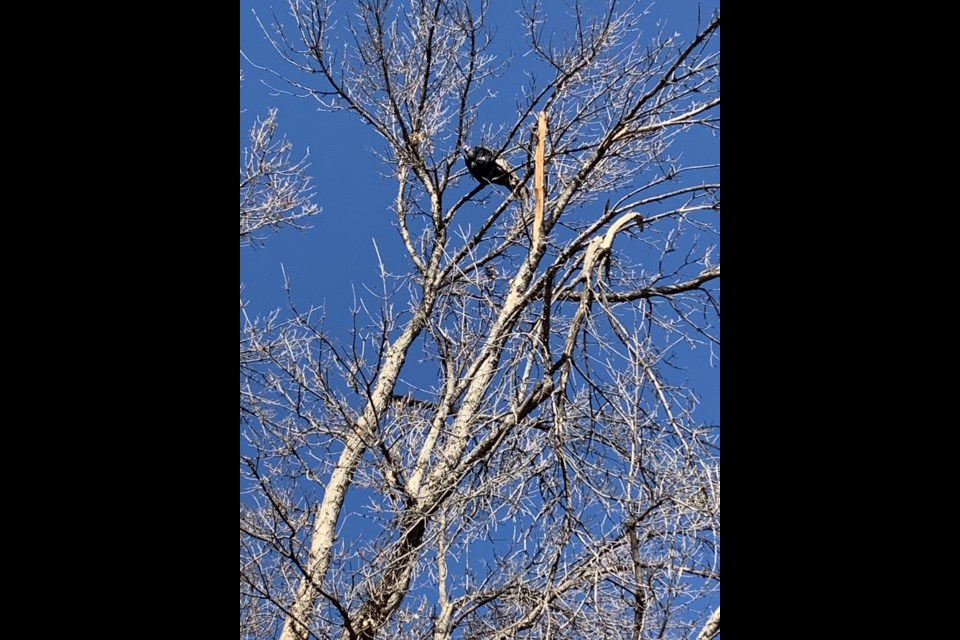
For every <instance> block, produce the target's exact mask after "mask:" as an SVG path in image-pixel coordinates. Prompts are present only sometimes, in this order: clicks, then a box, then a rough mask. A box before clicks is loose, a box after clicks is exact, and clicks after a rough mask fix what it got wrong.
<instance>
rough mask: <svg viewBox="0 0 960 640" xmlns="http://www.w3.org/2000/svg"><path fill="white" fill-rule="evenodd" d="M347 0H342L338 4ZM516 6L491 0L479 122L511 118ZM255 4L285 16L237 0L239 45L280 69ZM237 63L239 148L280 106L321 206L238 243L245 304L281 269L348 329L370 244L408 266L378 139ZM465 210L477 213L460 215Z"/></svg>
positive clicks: (676, 23)
mask: <svg viewBox="0 0 960 640" xmlns="http://www.w3.org/2000/svg"><path fill="white" fill-rule="evenodd" d="M349 4H350V3H347V2H345V3H341V4H340V7H341V8H344V7H346V6H347V5H349ZM547 4H548V15H549V17H550V20H549V22H548V28H553V29H556V30H557V31H558V32H559V31H560V30H562V28H563V27H564V25H565V24H566V23H567V22H568V20H569V17H568V13H569V12H568V10H567V9H566V7H565V5H564V4H563V3H560V2H557V3H547ZM515 6H517V5H516V4H515V3H509V2H496V3H494V8H493V9H492V10H491V13H490V15H489V22H490V23H492V24H493V25H494V28H495V29H496V33H495V41H494V42H495V46H494V49H493V50H494V52H496V53H497V54H498V56H500V58H501V59H504V60H505V59H510V60H511V64H510V67H509V69H508V71H507V72H506V73H505V74H504V76H503V77H502V78H499V79H496V80H494V81H493V82H492V83H491V84H490V85H489V86H488V87H487V88H488V89H490V90H491V91H493V92H495V97H493V98H491V99H489V100H488V101H487V102H486V103H485V104H484V105H483V108H482V111H481V118H480V120H479V122H482V123H484V124H488V125H490V126H492V127H494V128H496V127H497V126H499V125H508V124H512V122H513V120H514V119H515V108H514V105H515V101H516V97H517V95H518V92H519V91H520V87H521V86H522V84H523V80H524V75H523V74H524V73H525V71H527V70H528V69H526V68H525V63H526V61H527V60H528V58H526V57H524V55H523V54H524V52H525V44H524V42H523V40H522V37H521V36H522V33H521V25H520V21H519V19H518V16H517V15H516V13H515V8H514V7H515ZM698 6H699V3H698V2H695V1H694V0H671V1H669V2H661V3H659V4H657V5H654V6H652V7H651V8H650V10H649V15H648V16H647V17H646V19H645V22H644V24H645V25H647V26H646V27H645V28H644V34H643V35H642V36H641V37H640V40H641V42H642V41H643V40H644V39H646V38H648V37H649V36H652V34H653V33H654V32H655V31H656V30H657V28H658V24H664V25H665V28H666V31H667V32H668V33H672V32H674V31H676V32H679V33H680V34H682V36H685V37H689V36H691V35H693V34H694V33H695V30H696V24H697V14H698ZM711 10H712V5H709V4H708V5H706V6H705V8H703V9H702V10H701V11H700V12H701V15H702V16H703V18H702V19H703V20H706V19H707V17H708V16H709V14H710V11H711ZM254 11H255V12H256V13H257V15H259V16H260V18H261V20H263V21H264V23H267V24H269V22H270V21H271V20H272V18H271V13H272V12H275V13H276V14H277V15H278V16H283V17H285V16H286V14H287V11H288V9H287V6H286V3H285V2H280V3H271V2H260V1H245V2H241V3H240V48H241V51H242V52H243V54H245V55H246V56H247V57H248V58H249V59H250V60H252V61H253V62H254V63H256V64H258V65H263V66H267V67H273V68H277V69H281V70H283V71H284V72H287V71H288V70H287V69H285V68H284V67H283V63H282V61H281V60H280V59H279V57H278V56H277V54H276V52H274V51H273V49H272V48H271V47H270V46H269V44H268V43H267V41H266V39H265V37H264V35H263V33H262V32H261V30H260V27H259V25H258V24H257V22H256V20H255V18H254V13H253V12H254ZM240 67H241V70H242V71H243V73H244V76H245V79H244V81H243V82H242V84H241V90H240V106H241V109H242V110H243V111H242V113H241V114H240V144H241V149H242V148H243V147H244V146H245V145H246V136H247V132H248V131H249V129H250V126H251V124H252V123H253V121H254V119H255V118H256V117H258V116H262V115H264V114H265V113H266V112H267V110H268V109H269V108H272V107H275V108H277V109H278V111H279V128H278V130H279V132H280V133H281V134H284V135H286V136H287V137H288V138H289V139H290V140H291V141H292V142H293V144H294V152H293V157H295V158H298V157H300V156H302V154H304V153H306V152H307V151H309V153H310V163H311V166H310V168H309V169H308V173H309V175H311V176H312V178H313V182H312V184H313V186H314V187H315V189H316V191H315V202H316V203H317V204H318V205H319V206H320V207H321V208H322V212H321V213H320V214H319V215H318V216H315V217H314V218H312V219H311V220H310V221H309V224H310V225H311V226H312V229H310V230H309V231H307V232H302V233H301V232H296V231H292V230H284V231H282V232H281V233H279V234H271V235H270V237H269V239H268V240H267V243H266V246H265V247H263V248H258V249H256V250H251V249H249V248H246V249H243V250H242V251H241V260H240V281H241V283H243V285H244V298H245V299H246V300H249V301H250V302H249V306H248V308H247V309H248V313H250V314H251V315H256V314H262V313H265V312H268V311H270V310H272V309H275V308H277V307H282V306H283V305H284V304H285V295H286V294H285V292H284V290H283V288H282V285H283V274H284V273H285V274H286V276H287V277H288V278H289V279H290V282H291V283H292V285H293V291H294V295H295V299H296V302H297V304H298V306H299V307H300V308H306V307H308V306H311V305H315V306H322V307H324V308H325V310H326V314H327V317H328V319H329V322H328V323H327V328H328V329H329V330H331V332H333V333H334V334H339V336H340V337H341V338H346V337H347V333H346V330H347V329H348V325H349V320H350V318H349V314H348V310H349V309H350V308H351V307H352V306H353V305H354V303H355V301H356V300H357V298H358V297H361V296H362V297H366V298H367V299H370V298H371V296H370V295H368V294H367V293H366V291H365V290H364V287H365V286H366V287H371V288H373V289H374V290H377V289H379V288H380V284H379V277H378V276H379V273H378V266H377V259H376V258H377V253H376V249H375V247H374V243H376V245H377V248H378V249H379V252H380V255H381V256H382V257H383V259H384V262H385V264H386V266H387V268H388V270H390V271H391V272H392V273H394V274H401V273H405V272H407V271H408V269H409V267H410V264H409V258H408V257H407V256H406V254H405V252H404V251H403V250H402V246H401V242H400V238H399V234H398V233H397V231H396V229H395V226H394V217H393V215H392V213H391V211H390V210H389V206H390V203H391V200H392V199H393V198H394V197H395V192H394V188H395V187H394V182H393V181H392V180H390V179H388V178H386V177H384V175H383V174H385V173H386V169H387V168H386V167H385V166H383V165H382V164H381V163H380V162H379V161H378V160H377V159H376V158H375V157H374V156H373V154H372V153H371V151H373V150H381V149H383V148H384V144H383V142H382V141H381V140H380V138H378V137H377V136H376V135H375V134H374V133H373V132H372V131H371V130H370V129H369V128H368V127H366V126H365V125H364V124H362V123H361V122H360V120H359V119H358V118H357V117H355V116H354V115H352V114H349V113H343V112H341V113H328V112H320V111H318V109H317V106H318V105H317V103H316V102H315V101H313V100H312V99H304V98H295V97H293V96H290V95H278V94H277V92H276V91H275V90H273V89H271V88H270V87H269V86H267V85H266V84H264V83H265V82H267V83H270V84H272V85H273V86H275V87H279V88H282V89H288V87H285V86H284V85H282V83H281V82H280V81H278V80H277V79H276V78H272V77H270V76H269V75H268V74H266V73H264V72H262V71H260V70H258V69H256V68H255V67H253V66H252V65H251V64H250V63H248V62H247V60H245V59H244V57H243V56H241V59H240ZM298 79H300V80H303V79H304V78H303V77H302V76H301V77H299V78H298ZM474 138H475V139H473V140H471V142H477V141H478V138H479V132H476V135H475V136H474ZM683 145H684V146H683V147H682V148H674V149H673V152H674V153H682V159H683V162H684V163H685V164H694V163H700V162H704V161H711V160H714V161H715V160H716V159H717V156H718V145H717V141H716V140H712V139H710V134H709V133H707V132H705V131H704V132H694V133H693V135H688V136H686V137H685V138H684V140H683ZM717 173H719V172H717ZM473 184H474V183H473V182H472V180H471V179H470V177H469V176H466V178H465V179H464V180H462V181H461V184H460V185H457V188H456V190H455V193H456V194H459V193H461V192H465V191H466V190H469V189H470V188H472V187H473ZM461 185H462V186H461ZM463 215H464V216H465V218H464V223H466V224H469V223H471V222H473V223H476V222H478V221H479V220H480V214H479V211H478V210H477V209H473V210H471V209H470V208H467V209H465V211H464V213H463ZM471 215H472V216H474V217H475V218H476V220H470V219H467V216H471ZM717 259H719V256H717ZM703 356H704V357H703V358H702V359H696V360H694V361H691V362H685V363H683V364H684V367H685V368H686V369H687V373H688V374H689V375H690V377H691V379H693V380H695V381H696V382H697V384H695V385H694V386H695V388H697V390H698V392H699V393H700V394H701V397H702V400H703V406H702V407H701V409H702V410H703V411H704V413H703V414H702V415H701V418H702V419H704V420H707V421H717V422H718V421H719V379H718V376H717V372H716V370H710V369H711V367H710V358H709V356H708V354H707V353H706V352H705V350H704V353H703ZM701 368H703V370H702V371H701Z"/></svg>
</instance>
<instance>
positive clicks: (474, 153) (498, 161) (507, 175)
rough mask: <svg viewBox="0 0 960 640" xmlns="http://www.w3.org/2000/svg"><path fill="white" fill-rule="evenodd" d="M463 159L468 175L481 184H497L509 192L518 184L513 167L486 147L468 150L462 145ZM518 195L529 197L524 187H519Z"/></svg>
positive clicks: (518, 180)
mask: <svg viewBox="0 0 960 640" xmlns="http://www.w3.org/2000/svg"><path fill="white" fill-rule="evenodd" d="M463 158H464V162H466V163H467V169H468V170H469V171H470V175H472V176H473V177H474V178H476V179H477V181H478V182H480V183H481V184H499V185H501V186H504V187H507V188H508V189H510V190H511V191H512V190H513V189H514V188H516V186H517V185H518V184H520V179H519V178H518V177H517V176H515V175H514V173H513V171H514V169H513V167H511V166H510V165H509V163H507V161H506V160H504V159H503V158H498V157H496V156H495V155H494V154H493V151H491V150H490V149H488V148H486V147H481V146H479V145H478V146H476V147H473V148H470V147H468V146H466V145H464V147H463ZM520 195H521V197H523V198H526V197H527V196H528V195H529V192H528V191H527V188H526V187H525V186H521V187H520Z"/></svg>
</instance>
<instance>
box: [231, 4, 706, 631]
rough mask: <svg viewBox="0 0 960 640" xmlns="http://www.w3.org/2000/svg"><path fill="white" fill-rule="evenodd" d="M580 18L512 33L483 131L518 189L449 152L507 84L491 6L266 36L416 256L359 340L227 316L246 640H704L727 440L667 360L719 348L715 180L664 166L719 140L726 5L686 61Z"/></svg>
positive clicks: (354, 20)
mask: <svg viewBox="0 0 960 640" xmlns="http://www.w3.org/2000/svg"><path fill="white" fill-rule="evenodd" d="M593 4H594V3H582V4H581V3H576V4H574V5H573V17H574V19H573V21H572V23H571V25H572V26H571V30H570V32H569V33H567V34H566V37H565V38H560V37H559V35H558V34H554V35H551V32H550V31H549V30H548V29H547V28H546V25H545V21H544V16H543V10H542V7H541V5H540V3H539V2H536V1H530V2H527V3H526V4H525V6H524V8H523V11H522V12H521V14H520V18H521V19H522V20H523V24H524V25H525V26H526V29H527V34H528V36H527V37H528V47H529V52H530V54H529V56H528V57H529V58H530V60H529V61H527V60H525V61H524V63H523V64H525V65H527V64H529V65H530V66H531V68H532V67H534V66H535V67H536V68H537V69H538V72H537V74H536V75H535V74H533V73H531V74H530V75H529V77H528V82H527V85H526V86H525V87H524V88H523V91H522V97H521V98H520V99H519V100H518V103H517V115H516V119H515V120H514V121H513V122H512V123H506V124H504V125H503V126H502V127H500V128H496V129H494V128H491V129H488V130H486V131H485V132H484V133H483V134H482V138H483V140H484V142H485V144H487V145H488V146H490V147H491V148H492V149H495V151H496V153H497V154H498V155H502V156H504V157H509V158H510V159H511V164H512V165H513V166H514V167H517V173H516V175H517V176H518V177H519V178H520V181H519V183H518V184H517V187H516V188H513V189H512V190H509V191H510V192H509V193H508V192H507V191H508V190H507V189H504V188H501V187H491V186H488V185H484V184H477V183H476V182H475V181H474V180H473V178H471V177H470V176H469V175H468V174H467V173H466V171H465V170H464V168H463V167H464V165H463V162H462V156H461V151H460V150H461V148H462V146H463V145H464V144H467V143H468V142H471V141H475V140H476V138H477V137H478V134H477V131H476V119H477V112H478V111H477V110H478V105H479V104H480V103H481V102H482V101H483V100H484V96H486V95H487V93H486V91H487V87H489V86H491V85H492V84H493V83H495V82H496V81H497V77H498V74H500V72H501V71H503V70H504V65H503V64H501V63H500V62H498V59H497V58H496V57H495V56H494V55H493V53H492V49H491V42H492V40H491V32H490V30H489V28H490V25H489V20H488V11H487V10H488V6H489V5H488V2H466V1H464V0H411V1H409V2H405V3H398V2H389V1H387V0H359V1H358V2H357V3H356V7H355V12H354V13H353V14H352V15H351V16H349V17H344V16H340V19H339V20H337V19H335V16H334V14H333V9H332V8H331V6H329V5H328V3H327V2H326V1H325V0H313V1H310V2H304V1H296V0H293V1H291V3H290V9H291V11H290V16H289V17H288V18H287V19H286V25H284V21H282V20H279V19H277V20H275V23H274V24H271V25H266V24H264V25H263V27H264V31H265V33H267V34H268V35H269V36H270V37H271V38H272V41H273V43H274V46H275V48H276V51H277V52H278V53H279V54H280V55H282V56H283V57H284V59H285V60H286V62H287V63H289V65H290V66H289V67H287V69H288V70H287V71H282V72H281V71H279V70H272V72H273V73H274V74H275V75H276V76H277V77H278V78H282V80H283V81H284V82H286V83H287V86H288V87H291V88H292V90H293V91H294V92H296V93H299V94H301V95H304V96H308V97H310V98H311V99H314V100H316V101H317V102H318V103H319V104H320V105H321V106H322V107H323V108H325V109H328V110H346V111H349V112H351V113H354V114H356V116H358V117H359V118H361V119H362V120H363V122H365V123H366V124H367V125H368V126H369V127H371V128H372V130H373V131H375V132H376V133H377V134H378V135H379V137H380V138H381V139H382V156H381V157H382V159H383V161H384V162H385V163H386V165H387V166H389V167H391V169H392V176H393V178H394V179H395V180H396V197H395V199H394V201H393V202H392V208H393V210H394V214H395V216H396V225H397V229H398V232H399V240H398V241H399V242H402V244H403V246H404V247H405V249H406V252H407V254H408V256H409V260H410V264H411V265H412V266H411V270H410V272H409V273H406V274H404V275H402V276H394V275H391V274H392V273H393V271H394V270H396V268H397V267H399V265H393V268H392V270H391V269H388V268H387V267H386V265H381V272H382V280H383V282H382V286H383V294H382V296H381V299H380V300H378V301H377V304H376V305H374V304H373V303H372V302H373V301H372V300H371V301H368V302H367V303H365V304H364V305H363V306H362V308H358V309H356V310H354V313H353V317H352V321H353V325H352V326H353V340H352V341H351V342H350V343H349V344H341V343H338V342H337V341H336V340H334V339H333V338H332V337H331V336H330V335H329V334H328V332H327V331H326V329H325V327H324V322H325V320H324V318H323V317H320V316H319V315H318V313H317V312H316V311H315V310H305V311H301V310H298V309H297V308H296V306H295V305H291V308H290V313H289V314H281V313H280V312H279V311H277V312H275V313H273V314H270V315H269V316H267V317H259V318H257V317H247V316H245V315H244V316H243V327H242V330H241V364H240V366H241V405H240V415H241V424H242V427H243V429H242V432H243V436H244V438H245V442H244V443H243V447H242V452H241V491H242V499H241V509H240V510H241V513H240V549H241V554H240V556H241V570H240V582H241V585H240V594H241V606H240V609H241V637H258V638H267V637H277V636H279V637H281V638H283V639H284V640H294V639H304V638H342V639H352V640H356V639H372V638H433V639H434V640H444V639H448V638H471V639H478V640H479V639H481V638H482V639H485V640H486V639H490V640H493V639H507V638H611V639H612V638H633V639H639V638H654V637H656V638H661V637H662V638H667V637H669V638H674V637H683V638H696V637H701V638H706V637H713V636H714V634H716V633H717V632H718V631H719V607H718V605H717V598H718V593H719V580H720V568H719V526H720V498H719V496H720V478H719V444H718V438H719V434H718V426H717V425H712V424H707V423H704V422H703V421H702V420H700V419H699V418H698V415H697V413H696V411H695V409H696V405H697V397H696V395H695V392H694V390H693V389H691V388H689V386H688V384H687V382H686V380H685V374H684V372H683V371H682V370H681V369H679V368H678V365H680V364H682V363H683V362H687V361H689V360H685V358H686V359H689V358H691V357H692V356H691V353H693V355H694V356H696V355H699V354H709V357H710V358H711V359H712V358H713V357H714V356H715V355H716V353H717V350H718V347H719V331H718V321H719V286H718V283H719V277H720V266H719V262H716V261H715V259H714V254H715V253H716V247H717V244H718V243H719V231H718V221H719V187H720V185H719V180H718V175H719V172H718V171H717V170H716V165H710V166H683V165H681V164H680V163H679V162H678V161H677V160H676V159H675V158H674V157H672V156H671V148H672V145H674V143H675V141H676V140H678V139H679V138H680V137H681V136H683V135H685V134H687V133H690V132H692V131H694V130H697V129H706V130H708V131H709V130H717V131H718V130H719V114H718V112H717V108H718V106H719V104H720V98H719V48H718V44H717V40H716V39H717V37H718V35H719V27H720V17H719V12H716V13H714V14H713V15H710V16H704V17H703V19H702V20H701V22H700V25H699V28H698V31H697V32H696V33H695V34H694V35H693V36H692V37H690V38H688V39H687V40H685V41H680V40H679V39H676V38H675V37H674V36H672V35H669V33H664V32H657V33H654V34H653V35H645V36H643V38H640V36H639V35H638V31H639V29H640V27H641V26H644V20H643V15H642V12H641V13H640V14H636V13H634V12H633V11H632V9H624V10H621V9H619V8H617V7H616V6H615V4H616V3H615V2H611V3H610V4H609V6H608V7H607V8H606V10H605V11H603V12H602V13H591V11H590V10H588V8H587V7H588V6H592V5H593ZM541 113H542V114H544V116H545V118H544V120H545V122H546V123H547V125H548V131H547V133H546V135H542V134H538V133H537V132H538V131H539V129H537V128H536V120H537V116H538V115H539V114H541ZM538 138H539V139H538ZM494 141H496V142H494ZM538 146H540V154H542V157H543V160H542V165H541V167H542V169H543V171H544V173H545V179H544V180H543V181H541V180H540V179H538V180H536V181H534V180H533V176H534V173H535V165H536V164H538V163H535V162H534V161H533V158H534V155H535V154H534V150H535V149H536V148H537V147H538ZM538 155H539V154H538ZM698 174H702V175H703V179H697V178H696V176H697V175H698ZM535 182H536V184H535ZM544 183H545V185H544ZM463 184H467V185H469V188H470V190H469V191H468V192H466V193H464V190H463ZM527 184H529V185H530V187H532V189H531V191H533V193H534V194H535V195H534V196H533V197H532V198H529V199H527V198H524V197H523V195H522V192H523V191H525V190H526V185H527ZM521 187H524V188H523V189H521ZM242 190H243V183H241V191H242ZM295 191H296V190H295ZM457 194H460V195H457ZM468 206H469V207H477V208H480V209H482V210H483V211H484V212H485V214H484V217H483V219H482V221H481V222H479V223H475V224H470V223H466V222H462V221H461V218H460V217H459V216H458V214H460V213H461V212H463V211H464V210H465V208H466V207H468ZM541 207H542V210H541ZM288 210H289V209H288ZM535 211H537V215H534V212H535ZM243 218H244V213H243V195H241V239H243V237H244V236H243V234H244V222H243ZM264 218H265V219H270V216H264ZM532 226H535V228H533V229H531V227H532ZM254 228H255V225H254ZM694 351H695V352H694ZM401 375H402V376H403V379H404V381H405V382H404V383H403V384H401V382H400V380H401ZM410 380H429V382H425V383H419V382H418V383H416V385H415V386H414V384H413V383H410V382H409V381H410ZM347 532H349V533H347Z"/></svg>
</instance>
